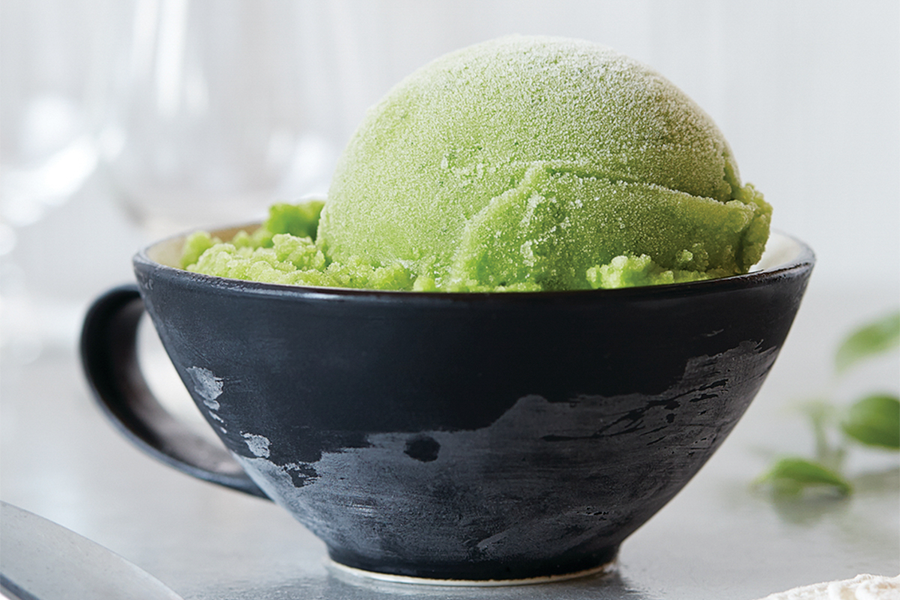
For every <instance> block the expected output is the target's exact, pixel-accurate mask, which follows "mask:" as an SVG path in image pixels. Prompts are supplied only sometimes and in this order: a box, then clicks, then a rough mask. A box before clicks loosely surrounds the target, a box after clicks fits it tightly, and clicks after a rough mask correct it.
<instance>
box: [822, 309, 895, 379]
mask: <svg viewBox="0 0 900 600" xmlns="http://www.w3.org/2000/svg"><path fill="white" fill-rule="evenodd" d="M898 345H900V311H897V312H894V313H891V314H889V315H887V316H885V317H882V318H881V319H878V320H877V321H874V322H872V323H869V324H867V325H865V326H863V327H860V328H859V329H857V330H856V331H854V332H853V333H851V334H850V335H849V336H848V337H847V338H846V339H845V340H844V341H843V343H841V345H840V347H838V351H837V354H836V355H835V359H834V360H835V366H836V367H837V370H838V372H839V373H841V372H844V371H846V370H847V369H849V368H850V367H852V366H853V365H855V364H856V363H858V362H860V361H861V360H864V359H866V358H868V357H870V356H874V355H876V354H881V353H882V352H887V351H888V350H891V349H893V348H896V347H897V346H898Z"/></svg>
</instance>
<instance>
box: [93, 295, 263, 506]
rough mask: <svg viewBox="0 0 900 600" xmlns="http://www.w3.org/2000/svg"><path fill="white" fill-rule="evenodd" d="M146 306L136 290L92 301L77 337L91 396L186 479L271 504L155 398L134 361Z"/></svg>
mask: <svg viewBox="0 0 900 600" xmlns="http://www.w3.org/2000/svg"><path fill="white" fill-rule="evenodd" d="M143 313H144V302H143V300H141V296H140V292H139V291H138V288H137V286H135V285H126V286H122V287H117V288H113V289H111V290H110V291H108V292H107V293H105V294H103V295H102V296H100V297H99V298H97V300H96V301H95V302H94V304H93V305H92V306H91V308H90V309H89V310H88V312H87V315H86V316H85V319H84V326H83V328H82V332H81V362H82V366H83V367H84V372H85V376H86V377H87V380H88V383H89V384H90V386H91V389H92V390H93V392H94V397H95V398H96V399H97V402H98V403H99V404H100V407H101V408H102V409H103V412H104V413H106V416H107V417H109V419H110V420H111V421H112V422H113V424H114V425H115V426H116V428H117V429H119V431H120V432H122V434H124V435H125V437H127V438H128V439H129V440H131V442H132V443H134V444H135V445H136V446H137V447H138V448H140V449H141V450H143V451H144V452H146V453H147V454H149V455H150V456H152V457H154V458H156V459H157V460H159V461H161V462H163V463H165V464H167V465H169V466H171V467H175V468H176V469H178V470H179V471H183V472H184V473H187V474H188V475H193V476H194V477H197V478H199V479H203V480H205V481H210V482H212V483H217V484H219V485H223V486H225V487H229V488H232V489H235V490H238V491H241V492H245V493H247V494H251V495H253V496H259V497H260V498H266V499H269V498H268V496H266V494H265V493H264V492H263V491H262V490H261V489H259V487H258V486H257V485H256V484H255V483H254V482H253V480H252V479H250V477H249V476H248V475H247V473H246V472H244V470H243V469H241V467H240V465H239V464H238V463H237V461H236V460H234V458H232V456H231V455H230V454H229V453H228V451H227V450H226V449H225V448H222V447H219V446H217V445H215V444H213V443H212V442H210V441H208V440H206V439H205V438H202V437H200V436H199V435H197V434H196V433H194V432H193V431H191V430H190V428H189V427H188V426H187V425H185V424H184V423H182V422H180V421H178V420H177V419H175V418H174V417H173V416H172V415H171V414H169V413H168V412H167V411H166V410H165V409H164V408H163V407H162V405H160V403H159V401H158V400H157V399H156V398H155V397H154V396H153V393H152V392H151V391H150V388H149V387H148V386H147V382H146V381H145V380H144V376H143V375H142V374H141V369H140V365H139V364H138V360H137V345H136V342H137V329H138V323H139V322H140V318H141V315H142V314H143Z"/></svg>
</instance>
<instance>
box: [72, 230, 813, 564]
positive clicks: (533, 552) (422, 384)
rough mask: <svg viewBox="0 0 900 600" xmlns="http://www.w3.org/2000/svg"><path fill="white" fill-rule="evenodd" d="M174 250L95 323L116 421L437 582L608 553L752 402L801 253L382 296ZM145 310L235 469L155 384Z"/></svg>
mask: <svg viewBox="0 0 900 600" xmlns="http://www.w3.org/2000/svg"><path fill="white" fill-rule="evenodd" d="M222 235H227V233H223V234H222ZM181 242H182V239H181V238H174V239H172V240H168V241H165V242H161V243H159V244H156V245H154V246H151V247H149V248H148V249H146V250H144V251H143V252H141V253H139V254H138V255H137V256H136V257H135V259H134V266H135V271H136V274H137V279H138V283H139V288H140V297H139V296H138V291H137V290H136V289H135V288H133V287H128V288H119V289H116V290H113V291H111V292H109V293H108V294H106V295H105V296H103V297H101V298H100V299H99V300H98V301H97V302H96V303H95V304H94V306H93V308H92V309H91V311H90V312H89V314H88V316H87V319H86V322H85V328H84V333H83V338H82V353H83V359H84V363H85V369H86V373H87V375H88V379H89V380H90V381H91V383H92V385H93V387H94V389H95V391H96V393H97V396H98V398H99V400H100V401H101V404H102V405H103V406H104V408H105V409H106V410H107V413H108V414H109V415H110V416H111V417H113V420H114V422H115V423H117V424H118V425H120V426H121V428H122V430H123V432H125V433H126V434H127V435H128V436H129V437H130V438H131V439H132V440H134V441H135V442H136V443H137V444H138V445H140V446H141V447H142V448H144V449H145V450H147V451H148V452H150V453H151V454H153V455H154V456H156V457H158V458H160V459H161V460H164V461H166V462H167V463H169V464H172V465H173V466H176V467H177V468H179V469H182V470H184V471H186V472H188V473H191V474H192V475H195V476H198V477H201V478H204V479H207V480H210V481H214V482H217V483H221V484H224V485H228V486H230V487H234V488H237V489H241V490H243V491H247V492H249V493H254V494H257V495H260V496H265V497H268V498H271V499H272V500H274V501H275V502H277V503H278V504H279V505H281V506H283V507H284V508H286V509H287V510H289V511H290V512H291V514H293V515H294V516H295V517H296V518H297V519H298V520H299V521H300V522H301V523H303V524H304V525H305V526H306V527H308V528H309V529H310V530H311V531H312V532H313V533H315V534H316V535H317V536H318V537H320V538H321V539H322V540H324V542H325V543H326V545H327V546H328V551H329V553H330V556H331V557H332V559H333V560H334V561H336V562H337V563H339V564H342V565H345V566H349V567H354V568H358V569H363V570H366V571H373V572H377V573H384V574H391V575H398V576H411V577H419V578H437V579H445V580H449V579H457V580H459V579H462V580H498V579H499V580H515V579H521V578H532V577H541V576H559V575H566V574H571V573H577V572H582V571H585V570H590V569H594V568H597V567H598V566H600V565H603V564H605V563H608V562H609V561H611V560H612V559H613V558H614V557H615V555H616V552H617V549H618V547H619V544H620V543H621V542H622V541H623V540H624V539H625V538H626V537H627V536H628V535H629V534H631V533H632V532H633V531H635V530H636V529H637V528H638V527H639V526H640V525H641V524H643V523H644V522H646V521H647V520H648V519H649V518H650V517H651V516H652V515H653V514H654V513H656V512H657V511H658V510H659V509H660V508H661V507H662V506H663V505H664V504H666V502H668V501H669V500H670V499H671V498H672V497H673V496H674V495H675V494H676V493H677V492H678V491H679V490H680V489H681V488H682V487H683V486H684V485H685V484H686V483H687V482H688V480H690V478H691V477H692V476H693V475H694V474H695V473H696V472H697V471H698V470H699V469H700V467H701V466H702V465H703V464H704V463H705V462H706V460H707V459H708V458H709V457H710V456H711V455H712V453H713V452H714V451H715V450H716V448H718V447H719V445H720V444H721V443H722V441H723V440H724V439H725V437H726V436H727V435H728V433H729V432H730V431H731V430H732V428H733V427H734V426H735V424H736V423H737V421H738V419H739V418H740V417H741V415H742V414H743V413H744V411H745V409H746V408H747V406H748V405H749V403H750V401H751V400H752V398H753V397H754V395H755V394H756V393H757V391H758V390H759V388H760V386H761V385H762V383H763V380H764V378H765V377H766V374H767V373H768V372H769V369H770V368H771V367H772V364H773V362H774V361H775V358H776V356H777V354H778V352H779V349H780V348H781V346H782V344H783V342H784V340H785V337H786V336H787V333H788V329H789V328H790V326H791V322H792V321H793V319H794V315H795V314H796V312H797V309H798V307H799V304H800V300H801V297H802V295H803V292H804V289H805V287H806V283H807V280H808V278H809V275H810V272H811V269H812V266H813V263H814V257H813V253H812V252H811V251H810V250H809V248H807V247H806V246H805V245H803V244H802V243H800V242H799V241H797V240H794V239H792V238H789V237H786V236H783V235H778V234H775V235H773V238H772V240H771V241H770V250H769V252H768V253H767V257H766V258H765V259H764V262H763V268H761V269H760V270H758V271H756V272H752V273H750V274H747V275H741V276H735V277H728V278H723V279H716V280H710V281H703V282H696V283H686V284H676V285H667V286H655V287H643V288H630V289H619V290H598V291H579V292H542V293H486V294H474V293H471V294H468V293H467V294H448V293H412V292H376V291H363V290H349V289H332V288H310V287H292V286H283V285H272V284H264V283H255V282H246V281H237V280H229V279H223V278H217V277H209V276H205V275H198V274H193V273H188V272H186V271H182V270H180V269H177V268H173V267H170V266H167V265H169V264H174V261H175V256H176V255H177V253H178V252H179V251H180V247H181ZM141 298H142V299H143V306H145V307H146V310H147V312H148V313H149V314H150V316H151V318H152V320H153V322H154V324H155V326H156V328H157V331H158V332H159V335H160V338H161V339H162V342H163V344H164V346H165V348H166V350H167V351H168V353H169V355H170V357H171V359H172V362H173V363H174V365H175V368H176V369H177V371H178V373H179V375H180V376H181V379H182V380H183V381H184V383H185V385H186V386H187V388H188V390H189V391H190V393H191V395H192V396H193V398H194V400H195V402H196V404H197V406H198V407H199V409H200V410H201V411H202V412H203V415H204V416H205V418H206V420H207V421H208V422H209V424H210V425H211V426H212V428H213V429H214V430H215V431H216V432H217V433H218V434H219V437H220V438H221V439H222V441H223V442H224V444H225V446H226V447H227V448H228V450H229V451H230V454H231V456H233V458H234V459H236V461H237V464H239V465H240V467H238V466H237V464H235V462H234V461H233V460H231V457H229V456H228V454H226V453H225V452H222V451H221V450H218V449H216V448H214V447H212V446H210V445H209V444H207V443H205V442H203V441H202V440H201V439H199V438H197V437H194V436H192V435H190V434H189V433H187V429H186V428H185V427H183V426H181V425H180V424H178V423H177V422H175V421H174V420H173V419H172V418H171V417H169V416H168V415H167V414H166V413H164V412H163V411H161V409H160V408H159V406H158V405H157V404H156V402H155V400H154V399H153V398H152V396H151V395H150V394H149V392H148V390H147V389H146V386H145V385H144V383H143V379H142V378H141V375H140V373H139V371H138V370H137V368H136V362H135V360H134V331H135V328H136V323H137V319H138V317H139V315H140V313H141V311H142V305H141ZM248 476H249V477H248ZM673 543H675V542H674V541H673Z"/></svg>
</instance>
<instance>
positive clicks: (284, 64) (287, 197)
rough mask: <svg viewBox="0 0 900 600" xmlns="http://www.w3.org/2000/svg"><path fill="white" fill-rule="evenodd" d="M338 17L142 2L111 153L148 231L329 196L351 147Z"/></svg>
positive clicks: (253, 1) (200, 2)
mask: <svg viewBox="0 0 900 600" xmlns="http://www.w3.org/2000/svg"><path fill="white" fill-rule="evenodd" d="M336 16H337V15H336V14H335V13H334V11H332V10H330V9H329V4H327V3H306V2H302V3H301V2H293V1H291V0H137V2H136V5H135V13H134V19H133V31H132V35H131V36H130V38H131V44H130V46H129V47H128V48H127V49H126V54H127V56H128V60H127V64H126V65H125V68H124V69H123V71H122V72H121V73H120V77H119V85H118V86H117V90H116V92H115V94H114V101H113V105H112V109H111V111H110V114H109V118H108V122H107V126H106V127H105V129H104V132H103V136H102V154H103V158H104V162H105V165H106V168H107V169H108V172H109V175H110V177H111V180H112V182H113V184H114V186H115V189H116V193H117V195H118V198H119V200H120V202H121V203H122V205H123V206H124V207H125V209H126V211H127V212H128V214H129V215H130V216H131V217H133V219H134V220H135V222H136V223H138V224H139V225H140V227H141V228H142V229H143V231H144V232H145V233H146V234H147V235H148V237H150V238H156V237H160V236H162V235H167V234H170V233H174V232H176V231H179V230H182V229H185V228H191V227H212V226H215V225H221V224H228V223H235V222H246V221H249V220H251V219H255V218H257V217H259V216H262V215H263V214H264V212H265V208H266V207H267V206H268V205H269V204H271V203H272V202H274V201H291V200H296V199H298V198H301V197H303V196H308V195H320V194H324V192H325V191H326V189H327V184H328V181H329V178H330V176H331V172H332V170H333V166H334V161H335V159H336V156H337V149H338V147H339V146H341V145H342V144H343V140H342V136H343V131H342V129H341V126H342V115H343V114H344V113H343V111H342V109H343V105H342V97H343V95H342V93H341V92H342V90H341V83H340V82H341V81H346V80H347V77H346V75H347V73H346V70H347V69H346V66H347V62H348V59H347V53H346V48H343V49H342V50H341V52H338V51H337V49H339V48H341V46H340V44H338V43H335V39H334V36H333V35H331V34H332V33H333V32H334V31H335V26H334V22H335V18H336ZM350 63H352V58H351V59H350ZM350 66H351V68H352V64H351V65H350Z"/></svg>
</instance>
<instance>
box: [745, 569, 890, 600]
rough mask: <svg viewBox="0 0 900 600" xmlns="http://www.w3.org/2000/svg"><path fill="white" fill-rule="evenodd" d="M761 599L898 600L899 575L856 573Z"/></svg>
mask: <svg viewBox="0 0 900 600" xmlns="http://www.w3.org/2000/svg"><path fill="white" fill-rule="evenodd" d="M761 600H900V575H898V576H897V577H882V576H880V575H857V576H856V577H854V578H853V579H845V580H843V581H826V582H823V583H816V584H813V585H807V586H803V587H797V588H794V589H792V590H788V591H786V592H779V593H777V594H770V595H768V596H766V597H765V598H762V599H761Z"/></svg>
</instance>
